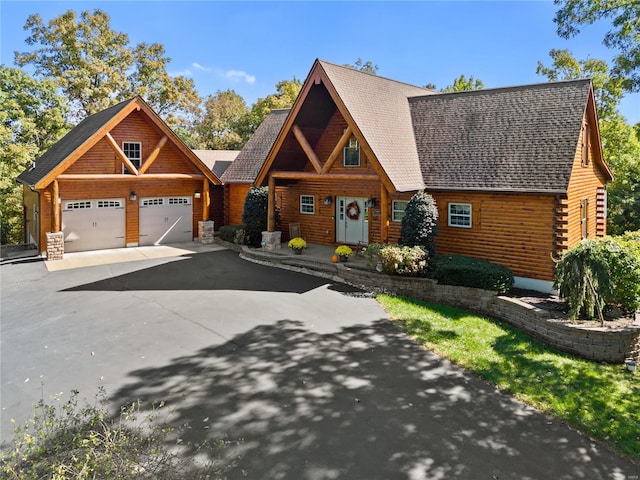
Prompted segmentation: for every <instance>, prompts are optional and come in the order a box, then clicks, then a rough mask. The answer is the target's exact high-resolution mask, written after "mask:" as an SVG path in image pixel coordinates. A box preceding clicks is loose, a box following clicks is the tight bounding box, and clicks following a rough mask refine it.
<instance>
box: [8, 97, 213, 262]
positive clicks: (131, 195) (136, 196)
mask: <svg viewBox="0 0 640 480" xmlns="http://www.w3.org/2000/svg"><path fill="white" fill-rule="evenodd" d="M18 181H19V182H21V183H22V184H23V198H24V202H23V207H24V209H25V210H26V211H27V212H29V213H30V214H31V218H30V219H29V220H30V221H29V224H28V225H27V227H28V229H29V234H30V236H31V237H32V238H33V239H34V241H35V242H36V243H37V244H38V248H40V252H41V254H42V255H46V256H47V259H49V260H57V259H60V258H62V256H63V255H64V253H65V252H78V251H82V250H100V249H110V248H120V247H135V246H138V245H159V244H167V243H179V242H192V241H193V240H194V236H195V237H198V222H200V221H202V222H207V221H209V215H210V213H209V212H210V211H212V210H213V211H220V212H222V206H212V205H211V186H213V185H221V182H220V179H219V178H218V177H217V176H216V174H215V173H214V172H213V171H211V170H210V169H209V168H208V167H207V166H206V165H205V164H204V163H203V162H202V160H200V158H198V156H197V155H196V154H195V153H193V151H192V150H191V149H190V148H189V147H188V146H187V145H186V144H185V143H184V142H183V141H182V140H181V139H180V138H179V137H178V136H177V135H176V134H175V133H174V132H173V131H172V130H171V129H170V128H169V126H168V125H167V124H166V123H165V122H164V121H163V120H162V119H161V118H160V117H159V116H158V115H157V114H156V113H155V112H154V111H153V110H152V109H151V107H149V105H147V104H146V103H145V101H144V100H142V98H140V97H136V98H133V99H131V100H127V101H124V102H121V103H119V104H117V105H113V106H111V107H109V108H107V109H105V110H103V111H101V112H97V113H94V114H93V115H90V116H89V117H87V118H85V119H84V120H82V122H80V123H79V124H78V125H76V126H75V127H74V128H73V129H72V130H71V131H70V132H69V133H67V134H66V135H65V136H64V137H63V138H62V139H60V140H59V141H58V142H57V143H56V144H55V145H53V146H52V147H51V148H50V149H49V150H47V152H45V153H44V155H42V156H41V157H40V158H38V159H37V160H36V162H35V164H34V165H32V166H31V167H30V168H29V169H27V170H25V171H24V172H22V173H21V174H20V175H19V177H18ZM222 200H223V198H222V196H220V197H219V201H222ZM31 212H33V213H31ZM194 234H195V235H194ZM207 240H208V239H207Z"/></svg>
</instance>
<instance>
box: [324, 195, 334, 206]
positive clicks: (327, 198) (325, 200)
mask: <svg viewBox="0 0 640 480" xmlns="http://www.w3.org/2000/svg"><path fill="white" fill-rule="evenodd" d="M331 200H332V198H331V195H327V196H326V197H324V204H325V205H331Z"/></svg>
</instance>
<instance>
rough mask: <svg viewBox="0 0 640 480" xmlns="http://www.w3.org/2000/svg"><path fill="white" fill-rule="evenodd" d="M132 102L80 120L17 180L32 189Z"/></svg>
mask: <svg viewBox="0 0 640 480" xmlns="http://www.w3.org/2000/svg"><path fill="white" fill-rule="evenodd" d="M134 101H136V99H135V98H134V99H131V100H126V101H124V102H120V103H118V104H117V105H113V106H112V107H109V108H107V109H105V110H102V111H101V112H98V113H95V114H93V115H91V116H89V117H87V118H85V119H84V120H82V121H81V122H80V123H79V124H78V125H76V126H75V127H73V128H72V129H71V130H70V131H69V132H68V133H67V134H66V135H65V136H64V137H62V138H61V139H60V140H58V142H57V143H55V144H54V145H53V146H52V147H51V148H50V149H49V150H47V151H46V152H45V153H44V154H43V155H42V156H41V157H40V158H38V159H37V160H36V161H35V167H33V168H29V169H27V170H25V171H24V172H22V173H21V174H20V175H18V178H17V180H18V181H19V182H21V183H24V184H25V185H27V186H29V187H31V188H33V187H34V186H35V185H36V184H37V183H38V182H39V181H40V180H42V179H44V178H45V177H46V176H47V175H48V174H49V173H51V172H52V171H53V170H54V169H55V168H56V167H57V166H58V165H60V164H61V163H62V162H64V160H65V159H66V158H67V157H68V156H69V155H71V154H72V153H73V152H74V151H76V150H77V149H78V148H80V147H81V146H82V145H83V144H84V143H85V142H86V141H87V140H89V139H91V137H93V135H94V134H95V133H96V132H97V131H98V130H100V128H102V127H103V126H104V125H105V124H106V123H108V122H109V120H111V119H112V118H113V117H115V116H116V115H117V114H118V113H120V112H121V111H122V110H123V109H125V108H126V107H127V106H128V105H129V104H130V103H131V102H134Z"/></svg>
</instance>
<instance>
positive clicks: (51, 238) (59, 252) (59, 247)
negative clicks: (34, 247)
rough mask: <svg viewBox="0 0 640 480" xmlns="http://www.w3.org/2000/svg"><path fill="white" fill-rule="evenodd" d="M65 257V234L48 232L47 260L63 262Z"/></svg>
mask: <svg viewBox="0 0 640 480" xmlns="http://www.w3.org/2000/svg"><path fill="white" fill-rule="evenodd" d="M63 257H64V233H62V232H57V233H50V232H47V260H62V258H63Z"/></svg>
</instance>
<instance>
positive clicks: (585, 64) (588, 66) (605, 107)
mask: <svg viewBox="0 0 640 480" xmlns="http://www.w3.org/2000/svg"><path fill="white" fill-rule="evenodd" d="M549 56H550V57H551V59H552V60H553V63H552V65H551V66H548V67H547V66H545V65H544V64H543V63H542V62H540V61H538V68H537V69H536V73H537V74H538V75H543V76H545V77H547V78H548V79H549V81H550V82H555V81H558V80H568V79H576V78H591V81H592V82H593V89H594V94H595V97H596V106H597V108H598V116H599V118H600V119H603V118H609V117H611V116H613V115H615V114H616V111H617V108H618V103H620V100H621V99H622V96H623V95H624V90H623V85H622V84H623V81H622V79H621V78H620V77H616V76H613V75H612V73H611V71H610V70H609V66H608V65H607V62H605V61H604V60H599V59H597V58H588V59H587V60H576V59H575V58H574V57H573V54H572V53H571V52H570V51H569V50H566V49H565V50H558V49H552V50H551V51H550V52H549Z"/></svg>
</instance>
